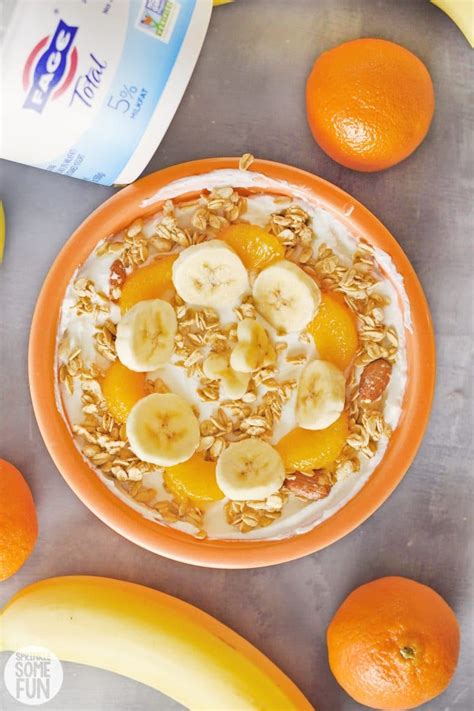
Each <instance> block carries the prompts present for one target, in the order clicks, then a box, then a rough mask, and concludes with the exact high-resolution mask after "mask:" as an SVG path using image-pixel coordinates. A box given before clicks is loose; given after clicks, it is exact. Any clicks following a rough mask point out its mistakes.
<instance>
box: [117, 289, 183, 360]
mask: <svg viewBox="0 0 474 711" xmlns="http://www.w3.org/2000/svg"><path fill="white" fill-rule="evenodd" d="M177 328H178V327H177V322H176V315H175V312H174V310H173V307H172V306H171V304H169V303H168V302H167V301H162V300H161V299H150V300H149V301H139V302H138V304H135V306H133V307H132V308H131V309H130V310H129V311H127V313H126V314H125V315H124V316H122V318H121V320H120V321H119V323H118V325H117V339H116V341H115V348H116V350H117V355H118V357H119V360H120V361H121V362H122V363H123V364H124V365H126V366H127V368H129V369H130V370H135V371H138V372H147V371H150V370H155V368H159V367H161V366H163V365H165V364H166V363H167V362H168V361H169V359H170V358H171V354H172V353H173V348H174V337H175V336H176V331H177Z"/></svg>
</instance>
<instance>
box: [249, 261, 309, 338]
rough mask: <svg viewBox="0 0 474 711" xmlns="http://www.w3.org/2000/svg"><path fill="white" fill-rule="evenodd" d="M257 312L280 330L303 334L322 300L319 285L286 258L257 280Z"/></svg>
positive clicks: (255, 298)
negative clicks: (302, 331) (301, 332)
mask: <svg viewBox="0 0 474 711" xmlns="http://www.w3.org/2000/svg"><path fill="white" fill-rule="evenodd" d="M253 299H254V301H255V306H256V307H257V311H258V312H259V313H260V314H261V315H262V316H263V317H264V318H265V319H266V320H267V321H268V322H269V323H270V324H271V325H272V326H273V327H274V328H276V329H277V330H278V331H280V332H285V333H292V332H293V331H301V330H302V329H303V328H305V326H307V325H308V323H309V322H310V321H311V320H312V319H313V318H314V316H315V314H316V311H317V310H318V307H319V304H320V301H321V292H320V290H319V287H318V285H317V284H316V283H315V282H314V280H313V279H311V277H310V276H308V274H306V273H305V272H304V271H303V270H302V269H301V268H300V267H298V266H297V265H296V264H293V262H289V261H287V260H285V259H283V260H282V261H281V262H278V263H277V264H274V265H273V266H271V267H267V268H266V269H264V270H263V271H262V272H260V274H259V275H258V276H257V278H256V279H255V281H254V284H253Z"/></svg>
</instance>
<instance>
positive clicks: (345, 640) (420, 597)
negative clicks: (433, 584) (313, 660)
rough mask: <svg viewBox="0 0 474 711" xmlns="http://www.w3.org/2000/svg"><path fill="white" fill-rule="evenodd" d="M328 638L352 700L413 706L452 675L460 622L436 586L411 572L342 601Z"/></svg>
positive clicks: (335, 666)
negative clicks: (410, 577) (427, 584)
mask: <svg viewBox="0 0 474 711" xmlns="http://www.w3.org/2000/svg"><path fill="white" fill-rule="evenodd" d="M327 645H328V654H329V665H330V667H331V671H332V673H333V674H334V676H335V677H336V679H337V681H338V682H339V684H340V685H341V686H342V687H343V689H344V690H345V691H346V692H347V693H348V694H349V695H350V696H352V698H353V699H355V700H356V701H358V702H359V703H360V704H364V705H366V706H369V707H370V708H376V709H412V708H417V707H418V706H419V705H420V704H424V703H426V702H427V701H429V700H430V699H433V698H434V697H435V696H438V694H440V693H441V692H442V691H444V689H445V688H446V687H447V686H448V684H449V682H450V681H451V678H452V676H453V674H454V671H455V669H456V664H457V660H458V655H459V626H458V623H457V620H456V617H455V615H454V612H453V611H452V610H451V608H450V607H449V605H448V604H447V603H446V602H445V601H444V600H443V598H442V597H440V595H438V593H436V592H435V591H434V590H432V589H431V588H429V587H427V586H426V585H421V584H420V583H417V582H416V581H415V580H409V579H408V578H400V577H389V578H380V579H379V580H373V581H372V582H370V583H367V584H366V585H362V586H361V587H359V588H357V589H356V590H354V592H352V593H351V594H350V595H349V597H348V598H346V600H345V601H344V602H343V603H342V605H341V607H340V608H339V609H338V611H337V612H336V614H335V615H334V617H333V619H332V621H331V623H330V625H329V627H328V630H327Z"/></svg>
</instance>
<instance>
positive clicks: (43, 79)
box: [0, 0, 212, 185]
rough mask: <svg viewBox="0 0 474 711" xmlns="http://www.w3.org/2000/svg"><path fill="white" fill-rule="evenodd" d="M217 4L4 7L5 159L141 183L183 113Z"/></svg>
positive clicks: (196, 0) (82, 1)
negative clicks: (180, 107) (171, 126)
mask: <svg viewBox="0 0 474 711" xmlns="http://www.w3.org/2000/svg"><path fill="white" fill-rule="evenodd" d="M211 11H212V0H55V1H54V2H51V1H50V0H35V1H32V0H16V1H12V0H6V3H5V5H4V8H3V25H4V26H3V28H2V30H3V32H2V34H3V42H2V75H3V76H2V104H3V110H2V113H3V116H2V131H1V139H0V140H1V146H0V147H1V151H0V153H1V157H2V158H6V159H8V160H13V161H18V162H20V163H26V164H28V165H32V166H35V167H37V168H43V169H46V170H51V171H53V172H55V173H62V174H63V175H68V176H72V177H75V178H82V179H83V180H90V181H92V182H95V183H100V184H102V185H112V184H126V183H130V182H132V181H133V180H135V179H136V178H137V177H138V176H139V175H140V173H141V172H142V170H143V169H144V168H145V166H146V164H147V163H148V161H149V160H150V158H151V156H152V155H153V153H154V151H155V150H156V148H157V146H158V145H159V143H160V141H161V139H162V138H163V136H164V134H165V132H166V130H167V128H168V126H169V124H170V122H171V119H172V118H173V115H174V113H175V111H176V109H177V107H178V105H179V102H180V100H181V98H182V95H183V93H184V90H185V88H186V86H187V83H188V81H189V79H190V76H191V73H192V71H193V69H194V66H195V64H196V61H197V58H198V56H199V52H200V50H201V47H202V43H203V41H204V37H205V34H206V31H207V27H208V24H209V19H210V16H211Z"/></svg>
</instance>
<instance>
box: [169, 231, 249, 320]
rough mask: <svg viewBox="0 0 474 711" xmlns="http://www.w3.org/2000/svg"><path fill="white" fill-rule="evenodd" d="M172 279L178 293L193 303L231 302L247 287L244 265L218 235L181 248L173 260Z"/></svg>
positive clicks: (209, 304)
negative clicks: (206, 240)
mask: <svg viewBox="0 0 474 711" xmlns="http://www.w3.org/2000/svg"><path fill="white" fill-rule="evenodd" d="M172 279H173V284H174V287H175V289H176V291H177V292H178V294H179V295H180V297H181V298H182V299H184V301H186V303H188V304H194V305H196V306H214V307H222V306H234V305H235V304H236V303H238V301H239V300H240V297H241V296H242V295H243V294H244V293H245V292H246V291H248V290H249V280H248V275H247V270H246V269H245V267H244V265H243V264H242V262H241V261H240V259H239V257H238V256H237V255H236V253H235V252H234V251H233V250H232V249H231V248H230V247H229V246H228V245H227V244H225V242H222V241H221V240H218V239H213V240H210V241H209V242H202V243H201V244H196V245H193V246H192V247H188V248H187V249H184V250H183V251H182V252H181V254H180V255H179V257H178V259H177V260H176V261H175V262H174V264H173V276H172Z"/></svg>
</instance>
